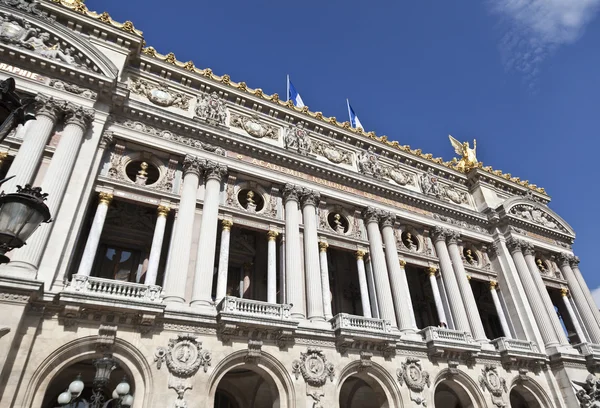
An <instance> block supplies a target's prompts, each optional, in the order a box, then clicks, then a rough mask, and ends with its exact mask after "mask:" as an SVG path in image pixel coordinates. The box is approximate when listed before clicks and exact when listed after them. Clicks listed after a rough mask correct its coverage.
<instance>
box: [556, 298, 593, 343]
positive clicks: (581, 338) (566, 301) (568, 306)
mask: <svg viewBox="0 0 600 408" xmlns="http://www.w3.org/2000/svg"><path fill="white" fill-rule="evenodd" d="M560 294H561V297H562V300H563V303H564V304H565V308H566V309H567V313H569V317H570V318H571V322H573V327H574V328H575V332H576V333H577V336H578V337H579V342H580V343H586V342H587V339H586V336H585V333H584V332H583V330H582V329H581V325H580V324H579V319H578V318H577V315H576V314H575V311H574V310H573V306H571V301H570V300H569V289H567V288H562V289H561V290H560Z"/></svg>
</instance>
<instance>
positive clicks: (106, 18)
mask: <svg viewBox="0 0 600 408" xmlns="http://www.w3.org/2000/svg"><path fill="white" fill-rule="evenodd" d="M98 20H100V21H101V22H103V23H105V24H110V23H111V21H112V19H111V18H110V15H109V14H108V13H107V12H106V11H105V12H104V13H102V14H100V16H99V17H98ZM142 51H143V50H142Z"/></svg>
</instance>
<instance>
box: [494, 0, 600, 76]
mask: <svg viewBox="0 0 600 408" xmlns="http://www.w3.org/2000/svg"><path fill="white" fill-rule="evenodd" d="M489 4H490V7H491V10H492V11H493V12H494V13H496V14H498V15H500V16H501V17H502V21H503V28H504V35H503V38H502V40H501V43H500V52H501V54H502V59H503V62H504V64H505V66H506V68H507V69H508V70H514V71H518V72H521V73H522V74H523V75H524V76H525V79H526V81H527V82H529V83H530V84H533V83H534V82H535V78H536V77H537V74H538V72H539V65H540V63H541V62H542V61H543V60H544V59H545V58H546V57H547V56H548V55H549V54H551V53H552V52H553V51H554V50H555V49H556V48H557V47H559V46H561V45H567V44H572V43H573V42H575V41H577V39H579V37H580V36H581V34H582V32H583V29H584V28H585V26H586V25H587V24H588V23H589V22H590V21H591V20H592V19H593V18H594V17H595V15H596V13H597V11H598V9H599V8H600V0H489Z"/></svg>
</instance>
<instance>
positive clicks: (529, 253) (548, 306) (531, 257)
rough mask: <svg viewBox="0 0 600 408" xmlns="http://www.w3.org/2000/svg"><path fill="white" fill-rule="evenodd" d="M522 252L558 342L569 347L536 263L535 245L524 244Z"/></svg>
mask: <svg viewBox="0 0 600 408" xmlns="http://www.w3.org/2000/svg"><path fill="white" fill-rule="evenodd" d="M521 251H522V252H523V256H524V258H525V262H526V263H527V267H528V268H529V273H531V277H532V279H533V283H534V284H535V286H536V287H537V290H538V292H539V294H540V298H541V299H542V302H543V303H544V308H545V309H544V310H545V311H546V313H547V314H548V317H549V318H550V322H551V323H552V327H554V332H555V333H556V337H557V338H558V342H559V343H560V344H562V345H569V340H568V339H567V336H566V335H565V331H564V330H563V328H562V325H561V323H560V320H559V319H558V315H557V314H556V310H555V309H554V305H553V304H552V299H550V295H549V294H548V289H546V284H545V283H544V280H543V279H542V276H541V275H540V271H539V270H538V267H537V265H536V263H535V249H534V247H533V245H532V244H530V243H524V244H523V245H522V247H521Z"/></svg>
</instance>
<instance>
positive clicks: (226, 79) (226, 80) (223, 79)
mask: <svg viewBox="0 0 600 408" xmlns="http://www.w3.org/2000/svg"><path fill="white" fill-rule="evenodd" d="M230 81H231V78H230V76H229V75H227V74H225V75H223V76H222V77H221V82H222V83H224V84H225V85H229V83H230Z"/></svg>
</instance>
